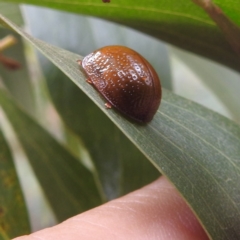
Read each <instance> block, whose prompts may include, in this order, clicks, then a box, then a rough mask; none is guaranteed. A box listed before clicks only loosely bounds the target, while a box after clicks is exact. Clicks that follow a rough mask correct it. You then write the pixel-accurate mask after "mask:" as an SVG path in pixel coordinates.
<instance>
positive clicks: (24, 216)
mask: <svg viewBox="0 0 240 240" xmlns="http://www.w3.org/2000/svg"><path fill="white" fill-rule="evenodd" d="M0 146H1V147H0V148H1V154H0V192H1V196H0V235H1V234H2V237H3V239H8V238H7V236H9V238H13V237H17V236H19V235H25V234H29V233H30V224H29V219H28V213H27V208H26V204H25V201H24V197H23V193H22V189H21V186H20V183H19V179H18V176H17V173H16V169H15V166H14V162H13V159H12V156H11V152H10V149H9V147H8V145H7V142H6V140H5V138H4V136H3V133H2V131H0ZM16 226H18V227H16Z"/></svg>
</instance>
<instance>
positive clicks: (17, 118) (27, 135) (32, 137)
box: [0, 90, 102, 221]
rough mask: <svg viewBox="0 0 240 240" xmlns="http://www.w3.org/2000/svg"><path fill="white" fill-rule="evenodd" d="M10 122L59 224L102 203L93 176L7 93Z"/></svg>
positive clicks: (0, 101) (2, 101) (1, 95)
mask: <svg viewBox="0 0 240 240" xmlns="http://www.w3.org/2000/svg"><path fill="white" fill-rule="evenodd" d="M0 105H1V106H2V108H3V109H4V111H5V113H6V115H7V116H8V118H9V121H10V122H11V124H12V126H13V128H14V130H15V132H16V134H17V136H18V138H19V140H20V143H21V144H22V146H23V148H24V150H25V152H26V154H27V156H28V158H29V161H30V163H31V165H32V167H33V170H34V172H35V174H36V176H37V178H38V180H39V182H40V184H41V185H42V187H43V190H44V192H45V194H46V196H47V198H48V200H49V202H50V204H51V206H52V209H53V210H54V212H55V214H56V216H57V218H58V220H59V221H63V220H65V219H66V218H68V217H70V216H73V215H76V214H77V213H79V212H82V211H85V210H88V209H90V208H93V207H95V206H97V205H99V204H101V203H102V201H101V199H100V195H99V192H98V189H97V187H96V183H95V181H94V177H93V174H92V173H91V172H90V171H89V170H88V169H86V168H85V167H84V166H83V165H82V164H81V163H80V162H79V161H78V160H77V159H76V158H74V157H73V156H72V155H71V154H70V153H69V152H68V151H67V150H66V149H65V148H64V147H62V146H61V145H60V144H59V143H58V142H57V141H56V140H55V139H54V138H53V137H51V135H50V134H49V133H47V132H46V130H44V129H43V128H42V127H41V126H40V125H38V124H37V123H36V121H34V120H33V119H32V118H30V117H29V116H28V115H27V114H26V113H24V111H22V110H21V108H19V107H18V106H17V105H16V103H15V102H14V101H13V100H12V99H11V98H10V97H9V96H8V95H7V94H6V93H5V92H4V91H3V90H1V91H0Z"/></svg>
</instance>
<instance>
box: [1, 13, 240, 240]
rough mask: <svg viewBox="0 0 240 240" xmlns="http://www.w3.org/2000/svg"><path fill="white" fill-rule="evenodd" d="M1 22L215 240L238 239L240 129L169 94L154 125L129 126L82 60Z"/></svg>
mask: <svg viewBox="0 0 240 240" xmlns="http://www.w3.org/2000/svg"><path fill="white" fill-rule="evenodd" d="M1 19H2V21H4V22H5V23H7V24H8V25H9V26H11V27H12V28H14V29H15V30H16V31H17V32H18V33H19V34H21V35H22V36H23V37H25V38H26V39H27V40H28V41H29V42H31V43H32V44H33V45H34V46H35V47H36V48H38V49H39V50H40V51H41V52H42V53H43V54H45V56H47V57H48V58H49V59H50V60H51V61H52V62H53V63H54V64H55V65H56V66H58V67H59V68H60V69H61V70H62V71H63V72H64V73H65V74H66V75H67V76H68V77H69V78H70V79H71V80H72V81H73V82H75V84H76V85H77V86H78V87H79V88H80V89H82V90H83V91H84V92H85V93H86V94H87V95H88V96H89V98H91V99H92V100H93V101H94V102H95V103H96V104H97V105H98V107H99V108H100V109H101V110H102V111H103V112H104V113H105V114H106V115H107V116H108V117H109V118H110V119H111V120H112V121H113V122H114V123H115V124H116V125H117V126H118V127H119V128H120V129H121V130H122V131H123V133H124V134H125V135H126V136H127V137H128V138H129V139H130V140H131V141H132V142H133V143H134V144H135V145H136V146H137V147H138V148H139V149H140V150H141V151H142V152H143V153H144V155H145V156H146V157H147V158H148V159H149V160H150V161H151V162H152V163H153V164H154V165H155V166H156V168H157V169H158V170H159V171H161V172H162V173H163V174H164V175H166V176H167V177H168V178H169V179H170V180H171V181H172V182H173V184H174V185H175V186H176V187H177V189H178V190H179V192H180V193H181V194H182V196H183V197H184V198H185V199H186V201H187V202H188V204H189V205H190V206H191V208H192V209H193V211H194V212H195V213H196V215H197V216H198V218H199V220H200V221H201V223H202V224H203V226H204V228H205V229H206V231H207V232H208V234H209V236H210V237H211V238H212V239H218V240H219V239H231V240H232V239H239V238H240V228H239V225H240V208H239V195H240V189H239V187H238V185H239V184H240V157H239V156H240V127H239V125H237V124H235V123H233V122H232V121H230V120H228V119H227V118H224V117H222V116H220V115H219V114H216V113H214V112H213V111H210V110H208V109H206V108H204V107H201V106H200V105H198V104H196V103H193V102H191V101H188V100H185V99H183V98H181V97H178V96H176V95H174V94H172V93H170V92H168V91H166V90H164V91H163V99H162V104H161V107H160V109H159V111H158V112H157V114H156V115H155V117H154V119H153V121H152V122H151V123H150V124H148V125H146V126H142V125H138V124H134V123H131V122H129V121H128V120H126V119H125V118H123V117H122V116H121V115H119V114H118V113H117V112H116V111H114V110H110V111H109V110H106V109H105V107H104V104H103V101H102V99H101V97H100V96H99V94H98V93H97V92H96V91H95V90H94V89H93V88H92V87H91V86H89V85H88V84H86V82H85V76H84V74H83V73H81V72H80V70H79V67H78V65H77V63H76V60H77V59H79V58H81V57H80V56H78V55H76V54H74V53H71V52H68V51H66V50H64V49H60V48H57V47H54V46H51V45H49V44H47V43H45V42H42V41H40V40H38V39H35V38H33V37H31V36H30V35H28V34H26V33H25V32H23V31H22V30H21V29H19V28H18V27H17V26H15V25H14V24H13V23H11V22H10V21H9V20H7V19H6V18H4V17H3V16H1ZM96 121H98V120H97V119H96Z"/></svg>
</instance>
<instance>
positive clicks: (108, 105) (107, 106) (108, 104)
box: [104, 102, 112, 109]
mask: <svg viewBox="0 0 240 240" xmlns="http://www.w3.org/2000/svg"><path fill="white" fill-rule="evenodd" d="M104 105H105V107H106V108H107V109H110V108H112V105H111V104H110V103H108V102H106V103H105V104H104Z"/></svg>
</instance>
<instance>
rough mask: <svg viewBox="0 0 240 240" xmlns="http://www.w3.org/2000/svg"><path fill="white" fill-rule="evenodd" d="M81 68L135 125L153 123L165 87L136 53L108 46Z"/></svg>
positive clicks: (143, 59)
mask: <svg viewBox="0 0 240 240" xmlns="http://www.w3.org/2000/svg"><path fill="white" fill-rule="evenodd" d="M79 64H81V66H82V67H83V69H84V70H85V72H86V74H87V76H88V79H87V82H88V83H90V84H92V85H93V86H94V87H95V88H96V89H97V91H98V92H99V93H100V94H101V95H102V96H103V97H104V98H105V99H106V100H107V103H106V104H105V106H106V107H107V108H111V107H112V106H113V107H114V108H116V109H117V110H119V111H120V112H121V113H123V114H124V115H126V116H127V117H129V118H131V119H134V120H135V121H138V122H142V123H147V122H150V121H151V120H152V118H153V116H154V114H155V113H156V111H157V109H158V107H159V104H160V101H161V85H160V81H159V78H158V75H157V73H156V72H155V70H154V69H153V67H152V66H151V65H150V63H149V62H148V61H147V60H146V59H145V58H144V57H142V56H141V55H140V54H138V53H137V52H135V51H134V50H132V49H130V48H127V47H123V46H107V47H103V48H100V49H98V50H96V51H94V52H93V53H90V54H89V55H87V56H86V57H85V58H84V59H83V61H79Z"/></svg>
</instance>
